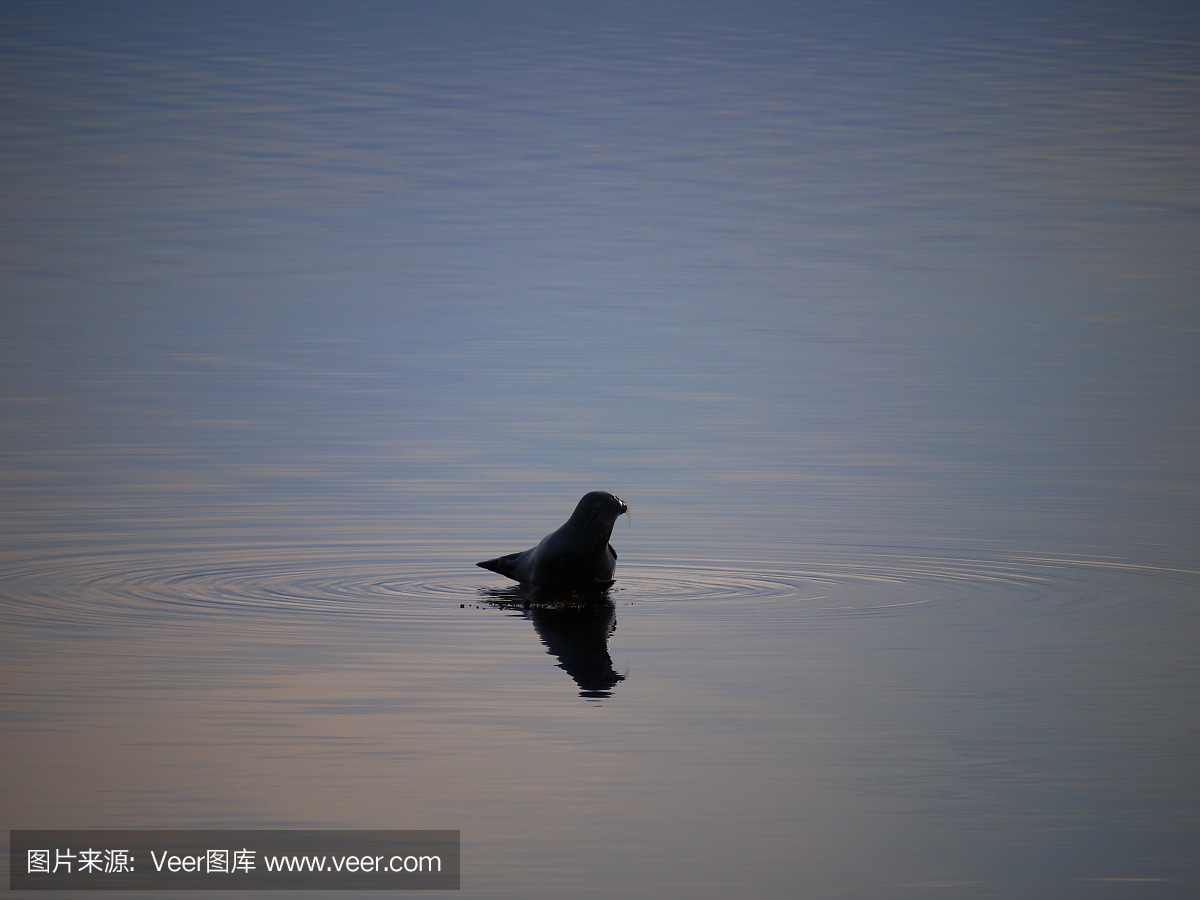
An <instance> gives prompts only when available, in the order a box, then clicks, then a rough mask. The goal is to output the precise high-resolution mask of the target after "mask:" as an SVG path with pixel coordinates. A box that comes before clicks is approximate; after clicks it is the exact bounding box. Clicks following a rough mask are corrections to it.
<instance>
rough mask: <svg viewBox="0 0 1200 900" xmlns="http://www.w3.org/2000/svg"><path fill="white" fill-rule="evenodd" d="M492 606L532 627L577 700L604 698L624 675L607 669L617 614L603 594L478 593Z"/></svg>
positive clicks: (524, 590)
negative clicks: (574, 689)
mask: <svg viewBox="0 0 1200 900" xmlns="http://www.w3.org/2000/svg"><path fill="white" fill-rule="evenodd" d="M480 593H482V594H483V595H484V599H485V601H486V602H487V603H489V604H491V605H492V606H496V607H499V608H501V609H515V610H518V611H520V612H521V614H522V615H524V616H525V617H526V618H527V619H529V620H530V621H531V622H533V628H534V630H535V631H536V632H537V634H538V637H539V638H541V641H542V643H543V644H544V645H545V646H546V650H547V652H549V653H550V655H552V656H555V657H557V658H558V666H559V668H560V669H563V670H564V671H566V673H567V674H568V675H570V676H571V677H572V678H573V679H575V683H576V684H577V685H579V696H581V697H608V696H610V695H611V694H612V689H613V688H614V687H616V686H617V683H618V682H621V681H624V680H625V676H624V675H620V674H618V673H617V672H616V671H615V670H614V669H613V663H612V657H611V656H610V655H609V652H608V639H609V638H610V637H612V635H613V633H614V632H615V631H616V630H617V611H616V607H615V606H614V605H613V602H612V601H611V600H610V599H608V592H607V591H595V592H590V594H584V595H581V594H579V593H569V594H561V595H556V596H553V597H547V596H546V595H545V593H544V592H534V591H532V590H530V589H528V588H523V587H511V588H501V589H492V590H483V591H481V592H480Z"/></svg>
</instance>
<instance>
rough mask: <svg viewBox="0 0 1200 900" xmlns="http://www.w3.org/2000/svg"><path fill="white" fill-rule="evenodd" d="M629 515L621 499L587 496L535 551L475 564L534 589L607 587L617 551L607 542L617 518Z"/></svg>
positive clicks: (601, 493) (604, 494)
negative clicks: (625, 514)
mask: <svg viewBox="0 0 1200 900" xmlns="http://www.w3.org/2000/svg"><path fill="white" fill-rule="evenodd" d="M627 512H629V507H628V506H627V505H626V504H625V501H623V500H622V499H621V498H620V497H617V496H616V495H614V494H610V493H608V491H592V492H591V493H589V494H584V495H583V498H582V499H581V500H580V501H579V503H578V505H576V507H575V511H574V512H573V513H571V518H569V519H567V521H566V524H564V525H563V526H562V527H561V528H559V529H558V530H557V531H553V532H551V533H550V534H548V535H546V536H545V537H544V538H542V540H541V542H540V543H539V544H538V545H537V546H536V547H531V548H530V549H528V550H522V551H521V552H519V553H509V554H508V555H507V556H498V557H496V558H495V559H488V560H484V561H483V562H481V563H476V565H477V566H480V567H481V568H484V569H488V570H490V571H492V572H496V573H498V574H500V575H503V576H504V577H505V578H511V579H512V580H513V581H519V582H520V583H521V584H523V585H531V586H533V587H539V588H540V587H554V588H597V587H606V586H608V585H610V584H612V582H613V572H614V571H615V570H616V568H617V551H616V550H614V549H613V548H612V544H610V543H609V542H608V539H609V538H610V537H612V530H613V525H614V524H615V523H616V521H617V517H618V516H621V515H622V514H624V513H627Z"/></svg>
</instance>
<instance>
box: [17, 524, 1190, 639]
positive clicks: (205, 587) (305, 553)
mask: <svg viewBox="0 0 1200 900" xmlns="http://www.w3.org/2000/svg"><path fill="white" fill-rule="evenodd" d="M469 558H470V557H469V554H466V553H464V554H463V555H461V556H460V555H458V554H456V553H451V552H446V551H442V552H441V553H424V554H418V553H416V552H408V553H403V552H400V551H398V550H397V549H396V548H395V547H384V546H363V545H348V546H323V547H299V548H297V547H289V548H286V549H281V548H269V547H210V548H204V549H195V548H188V549H186V550H183V549H179V548H175V549H172V548H163V547H159V548H154V549H151V550H143V551H140V552H136V553H135V552H130V551H128V550H122V549H120V548H114V549H112V550H111V551H108V552H102V551H91V552H88V553H80V552H70V551H66V550H64V551H61V552H58V553H53V554H42V555H35V556H24V557H22V556H18V555H17V554H9V555H7V556H6V557H5V558H4V559H3V560H0V605H3V607H4V615H5V619H6V621H7V622H9V623H10V627H14V628H20V627H25V628H34V629H54V630H58V631H61V630H64V629H68V630H69V629H72V628H79V629H87V628H100V627H106V626H109V627H111V626H121V627H129V626H130V625H135V624H140V625H154V624H170V623H177V622H181V621H187V620H193V619H206V620H210V621H220V620H224V621H226V622H227V623H228V627H247V626H250V627H254V626H255V625H258V626H263V627H266V626H270V625H271V624H272V623H276V624H277V623H279V622H284V621H292V622H297V623H311V622H313V621H316V620H327V619H328V618H329V617H334V618H335V619H336V621H338V622H345V623H351V624H354V623H364V624H371V623H387V622H400V621H402V620H403V621H407V622H411V621H412V620H413V619H414V618H420V617H436V616H445V615H449V614H450V610H454V609H457V608H458V606H459V605H460V604H462V603H466V602H473V601H475V600H477V599H478V594H479V591H480V589H481V588H484V587H486V586H488V585H491V584H493V583H494V582H495V577H494V576H491V575H489V574H487V573H481V572H479V571H478V570H477V569H475V568H474V567H473V566H472V565H471V563H470V562H469ZM617 574H618V580H617V584H616V585H615V586H614V588H613V590H612V591H611V597H612V599H613V600H614V601H615V602H618V603H620V604H623V605H629V604H639V603H680V602H687V603H693V604H695V603H699V604H706V605H710V606H712V605H720V606H721V607H723V608H725V609H727V610H728V611H729V612H730V613H734V614H744V613H746V612H748V611H749V610H750V609H752V608H755V607H762V606H764V605H770V606H773V607H777V608H779V609H786V610H788V611H790V613H792V614H795V615H811V616H854V615H865V614H873V615H878V614H890V615H901V614H905V613H906V612H911V611H913V610H916V609H919V608H922V607H928V606H931V605H934V606H937V605H945V604H968V603H972V602H977V603H982V602H995V601H999V602H1004V603H1010V604H1011V603H1020V604H1023V605H1025V606H1026V607H1027V608H1028V609H1029V610H1031V611H1032V612H1034V613H1036V614H1045V615H1050V614H1061V613H1064V612H1067V611H1070V610H1072V609H1078V608H1080V607H1083V608H1097V607H1105V608H1108V607H1117V606H1120V605H1123V604H1133V603H1135V602H1136V600H1137V598H1138V597H1139V596H1141V595H1142V594H1145V593H1147V590H1146V588H1147V587H1148V586H1149V585H1148V584H1147V580H1148V579H1152V580H1153V581H1154V592H1153V593H1154V594H1155V596H1160V597H1161V596H1163V594H1164V591H1163V588H1164V586H1166V587H1167V588H1168V590H1167V591H1166V594H1167V595H1170V594H1172V593H1176V594H1178V595H1179V596H1183V595H1185V594H1187V595H1189V596H1191V595H1193V594H1194V592H1195V587H1196V584H1197V582H1198V580H1200V578H1198V573H1196V572H1194V571H1190V570H1186V569H1166V568H1154V567H1146V566H1137V565H1133V564H1128V563H1123V562H1120V561H1114V560H1110V559H1077V558H1066V557H1055V556H1050V555H1037V554H1011V553H1010V554H986V553H979V552H967V551H962V552H956V553H951V552H946V553H941V554H937V553H929V552H923V553H917V552H907V551H901V550H896V551H880V550H870V551H864V550H857V549H854V548H840V549H836V550H833V549H830V550H827V551H822V552H821V553H813V554H812V555H811V557H810V558H809V559H806V560H802V561H791V560H779V559H756V560H732V559H731V560H719V559H716V560H715V559H712V558H705V559H689V558H683V557H661V558H656V559H654V558H652V559H639V560H637V561H632V562H629V563H625V562H624V561H623V562H622V565H621V568H620V569H619V570H618V573H617ZM1172 587H1173V588H1175V590H1174V591H1172V590H1170V588H1172Z"/></svg>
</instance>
